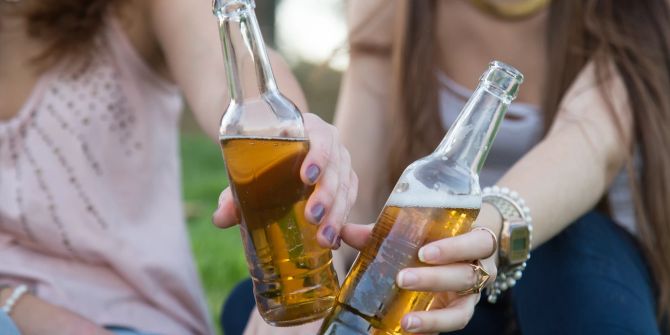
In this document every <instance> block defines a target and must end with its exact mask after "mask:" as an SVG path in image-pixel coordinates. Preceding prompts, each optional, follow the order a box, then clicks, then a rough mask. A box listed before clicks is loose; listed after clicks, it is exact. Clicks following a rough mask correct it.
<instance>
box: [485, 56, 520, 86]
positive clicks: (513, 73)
mask: <svg viewBox="0 0 670 335" xmlns="http://www.w3.org/2000/svg"><path fill="white" fill-rule="evenodd" d="M489 68H491V69H498V70H502V71H504V72H505V73H507V74H508V75H510V77H513V78H514V79H515V80H517V81H518V82H519V84H521V83H523V80H524V76H523V73H521V71H519V70H517V69H516V68H515V67H514V66H511V65H509V64H507V63H504V62H501V61H499V60H493V61H491V62H490V63H489Z"/></svg>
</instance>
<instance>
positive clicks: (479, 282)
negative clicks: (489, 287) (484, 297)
mask: <svg viewBox="0 0 670 335" xmlns="http://www.w3.org/2000/svg"><path fill="white" fill-rule="evenodd" d="M481 264H482V263H481V262H480V261H476V262H475V263H470V264H468V265H470V266H471V267H472V271H474V272H475V278H476V280H475V284H474V285H473V286H472V287H471V288H469V289H467V290H463V291H459V292H457V294H458V295H466V294H477V293H479V292H481V291H482V289H484V287H485V286H486V283H487V282H488V281H489V278H491V275H489V273H488V272H486V270H484V268H483V267H482V266H481Z"/></svg>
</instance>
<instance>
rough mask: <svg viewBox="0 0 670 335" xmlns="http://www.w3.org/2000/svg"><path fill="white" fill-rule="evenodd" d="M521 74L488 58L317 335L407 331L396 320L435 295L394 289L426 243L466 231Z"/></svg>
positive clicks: (381, 221) (398, 192)
mask: <svg viewBox="0 0 670 335" xmlns="http://www.w3.org/2000/svg"><path fill="white" fill-rule="evenodd" d="M522 81H523V76H522V75H521V73H520V72H519V71H517V70H516V69H514V68H512V67H511V66H509V65H506V64H503V63H501V62H497V61H494V62H492V63H491V64H489V68H488V70H487V71H486V72H485V73H484V74H483V75H482V77H481V79H480V83H479V86H478V87H477V90H476V91H475V92H474V94H473V95H472V97H471V98H470V99H469V100H468V102H467V103H466V105H465V106H464V107H463V110H462V111H461V113H460V115H459V116H458V118H457V119H456V121H455V122H454V124H453V126H452V127H451V129H449V132H448V133H447V135H446V136H445V137H444V139H443V140H442V142H441V143H440V145H439V146H438V147H437V149H435V151H434V152H433V153H432V154H430V155H429V156H426V157H424V158H421V159H419V160H417V161H415V162H414V163H412V164H411V165H410V166H409V167H407V169H406V170H405V171H404V172H403V174H402V175H401V177H400V179H399V180H398V183H397V184H396V186H395V187H394V189H393V191H392V193H391V195H390V196H389V198H388V200H387V202H386V205H385V206H384V209H383V210H382V213H381V214H380V215H379V218H378V219H377V223H376V225H375V227H374V229H373V231H372V240H371V242H370V243H369V244H368V245H367V247H366V248H365V249H364V250H362V251H361V252H360V254H359V255H358V258H357V259H356V261H355V262H354V265H353V267H352V268H351V270H350V271H349V274H348V275H347V278H346V279H345V281H344V284H343V286H342V290H341V291H340V294H339V296H338V299H337V303H336V305H335V308H334V309H333V311H331V313H330V314H329V316H328V317H327V318H326V320H325V322H324V324H323V326H322V328H321V331H320V334H327V335H344V334H346V335H353V334H356V335H358V334H406V332H404V331H403V330H402V327H401V325H400V321H401V320H402V317H403V316H404V315H405V314H407V313H408V312H411V311H421V310H428V308H429V307H430V305H431V303H432V301H433V298H434V294H433V293H430V292H418V291H408V290H403V289H400V288H398V286H397V285H396V283H395V278H396V276H397V274H398V272H399V271H400V270H402V269H404V268H407V267H416V266H421V263H420V262H419V260H418V256H417V253H418V250H419V248H420V247H421V246H423V245H424V244H426V243H429V242H432V241H435V240H439V239H443V238H446V237H451V236H455V235H459V234H463V233H466V232H468V231H470V228H471V224H472V222H473V221H474V220H475V218H476V217H477V215H478V213H479V208H480V207H481V194H480V193H481V191H480V188H479V176H478V173H479V171H480V170H481V168H482V166H483V164H484V161H485V160H486V155H487V153H488V151H489V149H490V147H491V144H492V143H493V140H494V138H495V135H496V132H497V131H498V126H499V125H500V122H501V121H502V120H503V117H504V115H505V112H506V111H507V108H508V107H509V104H510V103H511V101H512V100H513V99H514V98H516V95H517V92H518V89H519V85H520V84H521V82H522Z"/></svg>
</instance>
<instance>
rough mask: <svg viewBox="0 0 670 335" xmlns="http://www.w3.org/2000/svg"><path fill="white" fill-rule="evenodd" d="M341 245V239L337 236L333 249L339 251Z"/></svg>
mask: <svg viewBox="0 0 670 335" xmlns="http://www.w3.org/2000/svg"><path fill="white" fill-rule="evenodd" d="M341 245H342V238H341V237H339V236H338V237H337V240H335V249H339V248H340V246H341Z"/></svg>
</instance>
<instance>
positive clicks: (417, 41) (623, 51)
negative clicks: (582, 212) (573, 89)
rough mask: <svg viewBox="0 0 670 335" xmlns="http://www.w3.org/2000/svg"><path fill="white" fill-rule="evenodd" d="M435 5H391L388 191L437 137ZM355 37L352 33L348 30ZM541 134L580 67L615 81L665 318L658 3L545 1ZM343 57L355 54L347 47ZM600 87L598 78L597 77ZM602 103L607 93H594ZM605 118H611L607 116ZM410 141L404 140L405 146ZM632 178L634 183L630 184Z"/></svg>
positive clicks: (667, 50) (668, 235)
mask: <svg viewBox="0 0 670 335" xmlns="http://www.w3.org/2000/svg"><path fill="white" fill-rule="evenodd" d="M436 12H437V11H436V0H427V1H414V0H401V1H400V8H399V10H398V12H397V13H398V17H397V22H396V23H397V24H396V29H397V31H396V34H395V37H394V42H393V45H392V50H391V57H392V63H393V74H394V80H393V87H392V92H393V96H394V99H395V101H394V102H393V104H392V106H393V108H394V109H393V111H392V112H393V116H394V118H393V120H394V125H396V127H395V128H394V129H393V139H392V147H393V148H394V150H393V152H392V153H391V156H390V161H389V164H390V167H391V172H390V176H389V184H390V185H392V184H393V183H395V181H396V180H397V178H398V177H399V176H400V174H401V173H402V171H403V169H404V168H405V167H406V166H407V164H409V163H410V162H412V161H413V160H415V159H417V158H419V157H421V156H423V155H426V154H428V153H430V151H431V150H432V149H433V148H434V147H435V146H436V145H437V144H438V142H439V140H440V138H441V136H442V135H443V133H444V129H443V128H442V126H441V122H440V120H439V116H438V113H437V82H436V78H435V75H434V71H435V70H434V69H435V68H436V65H437V64H436V62H435V58H436V50H435V48H434V41H435V30H436V29H435V28H436V27H435V26H436V25H435V21H436ZM354 33H355V31H354ZM546 33H547V41H548V44H547V45H548V50H547V51H548V52H547V54H548V55H549V59H548V60H549V64H551V66H549V67H548V69H547V71H548V73H547V78H549V80H548V85H547V89H546V91H545V93H544V103H543V107H544V113H545V120H546V125H545V128H546V129H548V128H549V126H550V125H551V123H552V122H553V120H554V118H555V116H556V112H557V109H558V105H559V103H560V102H561V99H562V98H563V96H564V95H565V93H566V91H567V89H568V88H569V87H570V85H571V84H572V83H573V81H574V80H575V79H576V77H577V75H578V74H579V73H580V71H581V70H582V69H583V68H584V66H585V65H586V63H587V62H589V61H591V60H593V61H594V63H595V65H596V74H597V75H600V76H603V75H605V74H606V73H607V72H608V71H607V69H608V68H609V67H608V65H609V64H612V63H613V64H614V65H615V67H616V69H617V70H618V73H619V74H620V75H621V77H622V79H623V81H624V83H625V86H626V89H627V92H628V95H629V100H630V104H631V107H632V114H633V119H634V122H635V142H636V146H637V148H638V149H639V154H640V156H641V158H642V162H643V167H642V168H641V171H638V173H635V172H634V171H633V168H632V156H633V155H632V153H631V159H629V162H628V164H627V166H628V169H629V173H630V174H631V186H632V189H633V193H634V198H635V208H636V213H637V226H638V230H639V238H640V240H641V241H642V245H643V247H644V250H645V253H646V257H647V260H648V262H649V264H650V266H651V269H652V272H653V274H654V277H655V280H656V284H657V285H656V286H657V289H658V295H657V296H658V313H659V320H660V321H663V322H664V323H665V322H667V319H668V318H667V316H668V312H669V310H670V242H668V241H670V152H668V148H669V147H670V94H668V92H670V9H669V8H668V4H667V2H666V1H665V0H648V1H636V0H628V1H618V2H616V3H614V2H612V1H609V0H560V1H552V2H551V7H550V8H549V23H548V30H547V32H546ZM352 50H353V51H356V50H359V51H365V48H364V45H357V44H356V43H354V44H352ZM601 79H604V78H601ZM603 94H604V96H605V97H606V96H607V92H603ZM613 117H614V116H613ZM408 138H411V139H412V141H408V140H407V139H408ZM637 174H639V177H637V176H636V175H637Z"/></svg>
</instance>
